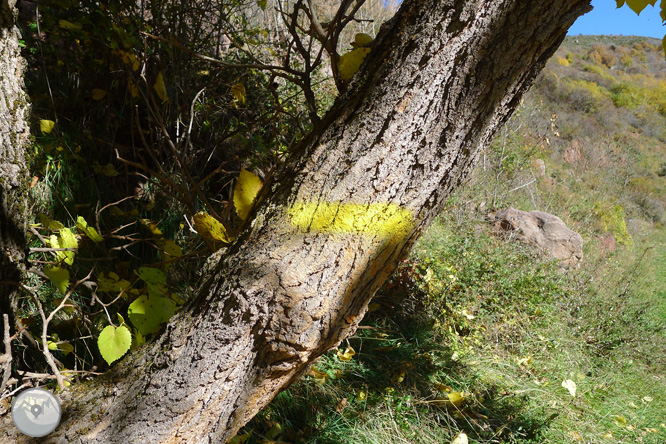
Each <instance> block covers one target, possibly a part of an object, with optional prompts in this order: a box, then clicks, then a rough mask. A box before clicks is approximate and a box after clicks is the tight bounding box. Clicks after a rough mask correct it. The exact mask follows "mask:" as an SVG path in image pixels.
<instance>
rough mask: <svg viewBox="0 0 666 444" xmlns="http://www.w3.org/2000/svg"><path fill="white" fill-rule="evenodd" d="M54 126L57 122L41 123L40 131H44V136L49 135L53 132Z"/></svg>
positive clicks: (42, 121) (43, 121)
mask: <svg viewBox="0 0 666 444" xmlns="http://www.w3.org/2000/svg"><path fill="white" fill-rule="evenodd" d="M54 126H55V122H54V121H53V120H40V121H39V129H40V130H41V131H42V134H49V133H50V132H51V131H53V127H54Z"/></svg>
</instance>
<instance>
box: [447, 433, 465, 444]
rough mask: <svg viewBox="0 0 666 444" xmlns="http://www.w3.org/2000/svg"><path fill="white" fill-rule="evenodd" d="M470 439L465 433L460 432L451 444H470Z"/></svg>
mask: <svg viewBox="0 0 666 444" xmlns="http://www.w3.org/2000/svg"><path fill="white" fill-rule="evenodd" d="M468 443H469V439H468V438H467V435H466V434H465V433H464V432H460V433H458V434H457V435H456V437H455V438H453V441H451V444H468Z"/></svg>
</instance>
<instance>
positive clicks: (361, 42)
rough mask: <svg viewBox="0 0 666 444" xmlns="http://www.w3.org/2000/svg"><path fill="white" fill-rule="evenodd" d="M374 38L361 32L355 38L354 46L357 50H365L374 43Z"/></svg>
mask: <svg viewBox="0 0 666 444" xmlns="http://www.w3.org/2000/svg"><path fill="white" fill-rule="evenodd" d="M372 41H373V38H372V37H370V36H369V35H368V34H366V33H364V32H359V33H358V34H356V35H355V36H354V43H353V44H352V46H354V47H355V48H363V47H364V46H368V45H370V44H371V43H372Z"/></svg>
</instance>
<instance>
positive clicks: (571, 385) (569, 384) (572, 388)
mask: <svg viewBox="0 0 666 444" xmlns="http://www.w3.org/2000/svg"><path fill="white" fill-rule="evenodd" d="M562 387H564V388H565V389H567V390H568V391H569V394H570V395H571V396H573V397H576V383H575V382H573V381H572V380H571V379H565V380H564V381H562Z"/></svg>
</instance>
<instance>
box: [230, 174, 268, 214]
mask: <svg viewBox="0 0 666 444" xmlns="http://www.w3.org/2000/svg"><path fill="white" fill-rule="evenodd" d="M262 186H263V182H262V181H261V179H260V178H259V176H257V175H256V174H254V173H251V172H250V171H248V170H246V169H245V168H241V171H240V176H238V180H237V181H236V187H235V188H234V207H235V208H236V213H237V214H238V217H240V218H241V219H243V220H247V218H248V216H249V215H250V211H252V206H253V205H254V201H255V199H256V198H257V196H258V195H259V191H261V187H262Z"/></svg>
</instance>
